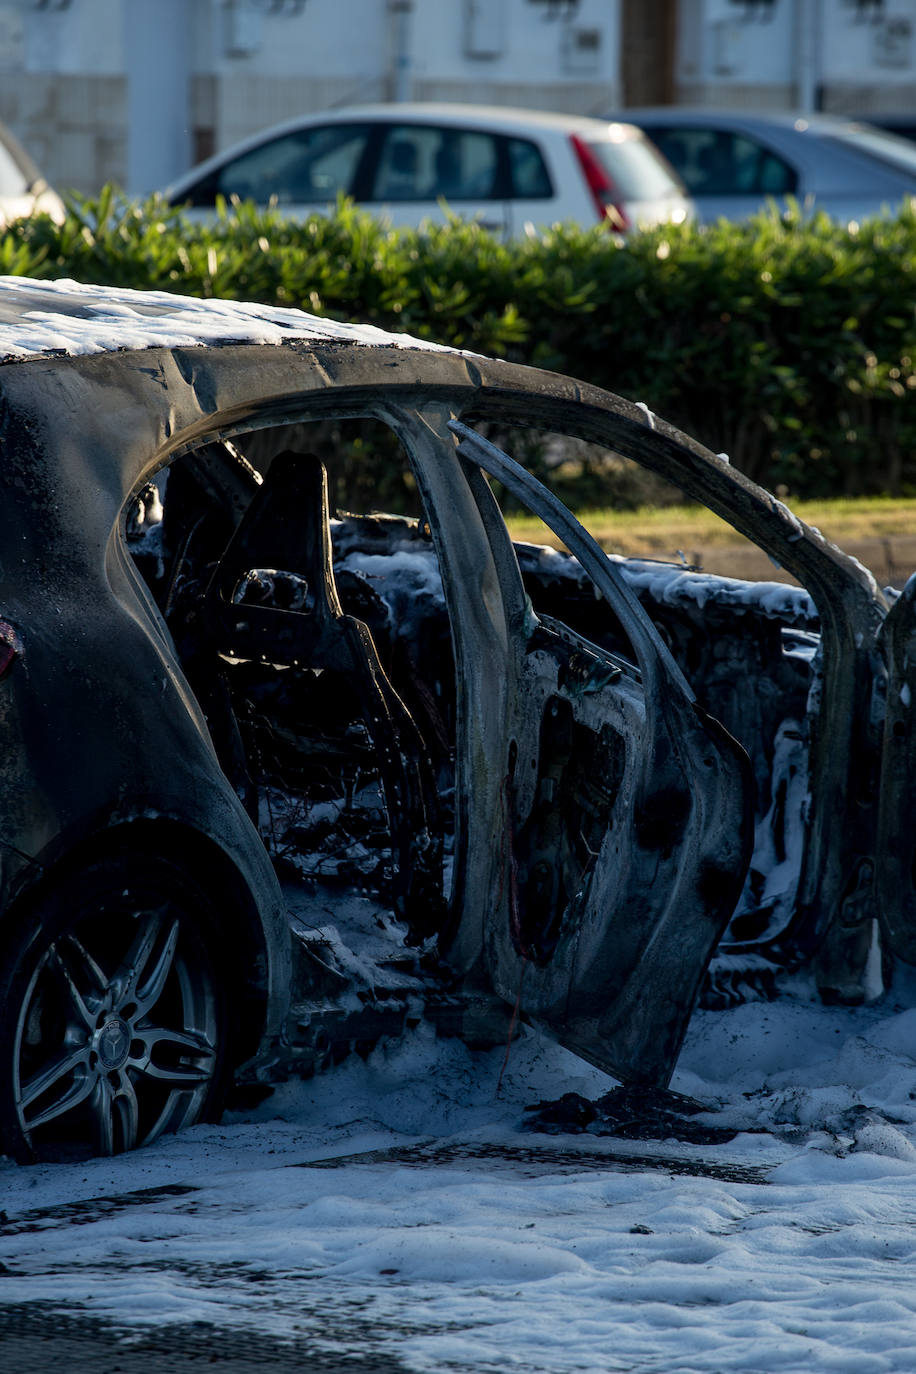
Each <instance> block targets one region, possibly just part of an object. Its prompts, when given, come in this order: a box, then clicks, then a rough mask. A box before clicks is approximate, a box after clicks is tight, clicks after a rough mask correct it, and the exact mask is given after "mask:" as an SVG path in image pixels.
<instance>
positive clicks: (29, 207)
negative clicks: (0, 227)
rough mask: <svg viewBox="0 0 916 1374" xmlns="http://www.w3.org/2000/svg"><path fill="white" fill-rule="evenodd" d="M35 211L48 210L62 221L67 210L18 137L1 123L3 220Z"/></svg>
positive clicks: (0, 201)
mask: <svg viewBox="0 0 916 1374" xmlns="http://www.w3.org/2000/svg"><path fill="white" fill-rule="evenodd" d="M36 213H43V214H48V215H50V216H51V217H52V219H56V220H57V221H58V222H60V221H61V220H62V219H63V218H64V214H65V210H64V203H63V201H62V200H61V198H60V196H59V195H58V194H57V192H56V191H52V190H51V188H50V186H49V185H48V183H47V182H46V181H45V179H44V177H43V176H42V175H41V172H40V171H39V170H38V168H37V167H36V166H35V163H34V162H33V161H32V159H31V158H30V157H29V155H28V153H27V152H26V151H25V149H24V148H23V147H22V145H21V144H20V143H19V141H18V139H16V138H15V137H14V135H13V134H11V133H10V131H9V129H7V128H6V127H5V126H4V125H2V124H0V224H8V223H9V221H10V220H13V219H24V218H25V217H26V216H27V215H32V214H36Z"/></svg>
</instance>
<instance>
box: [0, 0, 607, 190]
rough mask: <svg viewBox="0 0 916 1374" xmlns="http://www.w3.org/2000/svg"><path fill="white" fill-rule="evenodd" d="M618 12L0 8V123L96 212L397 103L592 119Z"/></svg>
mask: <svg viewBox="0 0 916 1374" xmlns="http://www.w3.org/2000/svg"><path fill="white" fill-rule="evenodd" d="M619 5H620V0H407V3H406V5H405V3H404V0H394V3H392V0H0V76H2V80H0V119H2V120H3V121H4V122H5V123H7V124H8V125H9V126H10V127H11V128H12V129H13V131H14V132H15V133H16V134H17V135H18V136H19V138H20V139H21V141H22V142H23V143H24V144H25V146H26V147H27V148H28V149H29V151H30V152H31V153H32V155H33V156H34V158H35V160H36V161H37V162H38V163H39V164H40V166H41V167H42V169H43V170H44V172H45V174H46V175H47V177H48V179H49V180H50V181H51V182H52V183H53V184H54V185H55V186H58V187H59V188H64V189H70V188H72V189H75V190H77V191H79V192H82V193H86V194H93V193H95V192H96V191H98V189H99V188H100V187H101V186H102V184H103V183H104V182H106V181H115V182H116V183H118V184H119V185H121V186H125V187H126V188H127V190H128V191H130V192H132V193H144V192H147V191H150V190H152V189H154V188H156V187H157V186H163V185H165V184H166V183H167V182H168V181H170V180H171V179H172V178H173V177H175V176H177V175H178V174H179V173H180V172H182V171H184V170H185V168H186V167H187V166H189V165H190V164H191V163H192V162H195V161H198V160H200V158H201V157H203V156H206V155H208V154H209V153H210V152H213V151H216V150H218V149H221V148H225V147H228V146H229V145H231V144H232V143H234V142H236V141H237V140H238V139H240V138H242V137H244V136H245V135H247V134H249V133H253V132H255V131H257V130H258V129H262V128H265V127H267V126H268V125H270V124H274V123H277V122H279V121H280V120H283V119H287V118H290V117H292V116H294V115H296V114H300V113H303V112H307V111H313V110H320V109H325V108H328V107H331V106H339V105H345V104H353V103H356V102H360V101H378V100H388V99H392V98H394V97H396V96H397V95H399V94H400V95H401V96H402V97H403V96H408V97H409V98H413V99H426V100H432V99H436V100H439V99H444V100H474V101H485V102H489V103H494V104H521V105H535V106H537V107H541V108H545V109H558V110H574V111H579V112H588V111H591V110H597V109H602V108H608V107H610V106H613V105H616V104H617V103H619V99H620V92H619V90H618V86H617V71H618V65H619V62H618V37H617V36H618V26H619ZM405 34H406V41H405ZM405 55H406V56H407V58H408V60H407V61H406V62H404V61H403V60H402V61H401V62H400V63H399V57H401V58H402V59H403V57H404V56H405Z"/></svg>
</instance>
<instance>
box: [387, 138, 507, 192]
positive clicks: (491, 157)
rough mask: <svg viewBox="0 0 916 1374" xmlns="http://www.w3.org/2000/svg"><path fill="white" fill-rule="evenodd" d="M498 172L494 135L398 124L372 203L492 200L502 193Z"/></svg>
mask: <svg viewBox="0 0 916 1374" xmlns="http://www.w3.org/2000/svg"><path fill="white" fill-rule="evenodd" d="M497 172H498V156H497V142H496V139H495V138H494V137H493V136H492V135H491V134H488V133H481V132H478V131H476V130H471V129H449V128H440V127H438V126H435V125H425V124H394V125H392V126H391V127H390V128H389V129H387V130H386V132H385V136H384V140H383V143H382V147H381V149H380V152H379V159H378V167H377V170H376V174H375V181H374V184H373V187H372V191H371V194H370V196H369V199H371V200H379V201H399V200H438V199H439V197H440V196H441V197H443V198H444V199H445V200H447V201H449V202H451V201H461V200H489V199H492V198H493V197H494V196H495V195H497V194H498V192H497V180H498V177H497Z"/></svg>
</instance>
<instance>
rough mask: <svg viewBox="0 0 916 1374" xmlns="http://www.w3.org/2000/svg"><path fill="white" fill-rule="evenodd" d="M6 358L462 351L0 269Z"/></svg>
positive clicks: (312, 320) (269, 310)
mask: <svg viewBox="0 0 916 1374" xmlns="http://www.w3.org/2000/svg"><path fill="white" fill-rule="evenodd" d="M0 293H2V295H0V362H12V361H17V360H19V361H21V360H24V359H26V358H38V357H43V356H48V355H51V356H60V355H61V354H64V355H68V356H79V355H85V354H92V353H109V352H116V351H120V350H124V349H127V350H139V349H145V348H189V347H193V346H194V345H200V346H206V345H214V344H221V343H226V344H228V343H253V344H279V343H284V342H287V341H290V340H301V341H303V342H307V343H316V344H326V343H337V344H353V345H358V346H361V347H366V348H369V347H376V348H377V347H380V346H382V345H387V346H389V347H395V348H413V349H422V350H424V351H429V352H455V351H456V350H454V349H446V348H445V347H444V346H443V345H441V344H435V343H431V342H429V341H428V340H425V339H417V338H414V337H412V336H411V335H409V334H391V333H388V332H387V331H386V330H384V329H378V328H376V327H375V326H374V325H356V324H340V323H338V322H337V321H336V320H328V319H320V318H319V317H318V316H317V315H309V314H306V313H305V312H304V311H301V310H293V309H283V308H281V307H279V306H266V305H255V304H250V303H245V302H239V301H225V300H207V301H201V300H198V299H196V298H193V297H190V296H179V295H174V294H172V293H170V292H168V291H131V290H128V289H126V288H118V287H109V286H84V285H82V284H81V283H79V282H75V281H67V280H61V281H49V282H43V281H35V280H31V279H28V278H24V277H0Z"/></svg>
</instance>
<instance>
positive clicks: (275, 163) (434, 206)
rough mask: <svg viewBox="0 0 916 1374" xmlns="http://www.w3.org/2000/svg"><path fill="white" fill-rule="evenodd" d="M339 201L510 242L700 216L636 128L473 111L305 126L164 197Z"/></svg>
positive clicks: (366, 112) (377, 115) (289, 210)
mask: <svg viewBox="0 0 916 1374" xmlns="http://www.w3.org/2000/svg"><path fill="white" fill-rule="evenodd" d="M341 193H342V194H344V195H347V196H351V197H352V198H353V200H355V201H356V202H357V203H358V204H360V205H362V206H364V207H366V208H368V209H370V210H372V211H373V212H376V213H378V214H379V215H381V216H383V217H384V218H385V219H386V221H388V222H389V223H391V224H392V225H395V226H411V227H416V226H419V225H420V224H421V223H424V222H434V223H435V222H440V223H441V222H443V221H444V220H445V219H446V217H447V215H448V213H449V212H452V213H457V214H459V215H461V216H462V217H467V218H475V219H477V220H479V221H480V223H481V224H483V225H484V226H485V227H486V228H487V229H490V230H491V231H493V232H494V233H496V234H499V235H500V236H502V237H505V238H511V237H515V236H518V235H522V234H525V233H531V232H534V231H536V230H537V229H538V228H541V227H543V226H545V225H550V224H555V223H557V222H558V221H563V220H571V221H575V222H576V223H579V224H582V225H592V224H597V223H601V222H607V223H609V224H610V225H611V226H612V227H613V228H615V229H617V230H620V231H626V230H627V229H629V228H632V227H634V226H640V227H642V226H645V225H652V224H658V223H668V222H674V223H682V222H683V221H684V220H686V219H688V218H691V217H692V206H691V203H690V200H689V199H688V197H687V195H686V193H685V191H684V187H683V184H682V183H681V181H680V179H679V178H678V176H677V175H676V174H675V173H674V172H673V171H672V169H671V168H670V166H669V165H668V163H667V162H666V161H665V159H664V158H663V157H662V155H661V154H660V153H659V152H658V151H657V149H656V148H655V147H654V145H653V144H652V143H651V142H650V141H649V140H648V139H647V138H646V137H645V136H644V135H643V134H642V133H641V132H640V131H639V130H638V129H636V128H635V127H633V126H632V125H630V124H623V123H618V122H616V121H615V122H614V123H609V122H608V121H606V120H598V119H590V118H586V117H584V116H577V115H565V114H546V113H543V112H540V111H533V110H515V109H508V108H506V107H502V106H479V105H421V104H397V105H369V106H361V107H351V108H348V109H341V110H335V111H332V112H326V113H323V114H316V115H306V116H303V117H301V118H299V119H294V120H290V121H289V122H287V123H285V124H280V125H277V126H275V127H274V128H271V129H267V130H264V131H262V132H261V133H258V134H255V135H253V136H252V137H251V138H248V139H246V140H245V141H244V142H243V143H240V144H237V145H236V146H235V147H234V148H230V149H228V150H227V151H225V152H221V153H218V154H216V155H215V156H214V157H211V158H210V159H209V160H208V161H206V162H203V163H201V164H200V165H199V166H197V167H194V168H192V169H191V171H189V172H187V173H186V174H185V175H184V176H183V177H181V178H179V180H177V181H176V182H174V183H173V184H172V185H171V186H170V187H169V188H168V189H167V190H166V192H165V195H166V198H167V199H168V200H169V201H170V202H171V203H172V204H174V205H183V206H187V207H188V208H189V212H190V213H193V214H196V215H205V214H207V213H208V212H209V213H212V212H213V209H214V206H215V204H216V199H217V197H218V196H224V197H225V198H226V199H227V200H229V199H231V198H233V197H238V199H239V200H242V201H248V200H251V201H254V202H255V203H257V204H259V205H267V204H270V203H274V204H276V205H277V207H278V208H279V209H280V210H281V211H282V212H283V213H284V214H285V215H289V216H290V217H293V218H303V217H305V216H306V215H310V214H314V213H316V212H327V211H328V210H330V209H331V208H333V206H334V204H335V202H336V199H337V196H338V195H339V194H341Z"/></svg>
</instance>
